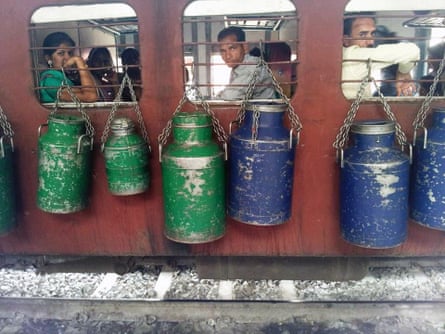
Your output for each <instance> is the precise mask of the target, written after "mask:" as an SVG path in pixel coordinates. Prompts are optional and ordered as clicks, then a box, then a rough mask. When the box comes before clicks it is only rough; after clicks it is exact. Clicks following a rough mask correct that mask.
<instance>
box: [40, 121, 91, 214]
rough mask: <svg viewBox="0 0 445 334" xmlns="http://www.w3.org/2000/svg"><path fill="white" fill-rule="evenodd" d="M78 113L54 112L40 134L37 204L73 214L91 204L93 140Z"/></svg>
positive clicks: (49, 210) (50, 209)
mask: <svg viewBox="0 0 445 334" xmlns="http://www.w3.org/2000/svg"><path fill="white" fill-rule="evenodd" d="M84 133H85V121H84V120H83V119H82V118H81V117H78V116H74V115H67V114H53V115H50V116H49V119H48V131H47V133H46V134H44V135H42V136H40V137H39V150H38V181H39V182H38V183H39V184H38V189H37V206H38V207H39V208H40V209H41V210H43V211H46V212H51V213H71V212H76V211H80V210H82V209H84V208H86V207H87V204H88V192H89V184H90V177H91V166H90V161H91V139H90V138H89V137H88V136H85V135H84Z"/></svg>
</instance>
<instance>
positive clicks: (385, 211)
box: [340, 121, 410, 248]
mask: <svg viewBox="0 0 445 334" xmlns="http://www.w3.org/2000/svg"><path fill="white" fill-rule="evenodd" d="M350 138H351V146H350V147H349V148H347V149H346V150H345V151H344V154H342V157H341V171H340V225H341V232H342V236H343V238H344V239H345V240H346V241H348V242H350V243H352V244H355V245H357V246H361V247H366V248H390V247H396V246H398V245H400V244H401V243H402V242H403V241H404V240H405V238H406V234H407V226H408V196H409V169H410V162H409V158H408V156H407V155H406V154H405V153H403V152H402V151H401V150H400V149H397V148H396V147H395V146H394V138H395V124H394V122H392V121H361V122H355V123H353V124H352V126H351V130H350Z"/></svg>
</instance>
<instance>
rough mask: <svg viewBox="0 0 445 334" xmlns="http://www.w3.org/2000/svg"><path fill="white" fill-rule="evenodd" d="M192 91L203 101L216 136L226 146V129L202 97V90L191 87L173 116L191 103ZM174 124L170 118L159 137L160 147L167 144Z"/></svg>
mask: <svg viewBox="0 0 445 334" xmlns="http://www.w3.org/2000/svg"><path fill="white" fill-rule="evenodd" d="M191 91H195V92H196V96H197V97H198V99H199V100H200V101H201V104H202V106H203V108H204V111H205V112H206V113H207V114H208V115H210V117H211V119H212V127H213V131H215V133H216V136H217V138H218V140H219V141H220V142H222V143H223V145H225V144H226V142H227V139H228V136H227V134H226V133H225V131H224V128H223V127H222V126H221V123H220V122H219V120H218V119H217V118H216V116H215V114H214V112H213V111H212V110H211V108H210V105H209V104H208V102H207V101H206V100H205V99H204V97H203V96H202V94H201V92H200V90H199V89H198V88H197V87H196V86H191V87H190V88H189V89H187V90H186V91H185V92H184V94H183V95H182V98H181V100H180V101H179V104H178V106H177V107H176V109H175V111H174V112H173V115H172V116H175V115H176V114H177V113H178V112H180V111H181V110H182V107H183V106H184V104H185V103H186V102H187V101H189V99H188V97H187V96H188V94H189V92H191ZM172 123H173V120H172V118H170V119H169V120H168V122H167V124H166V126H165V127H164V129H162V131H161V134H160V135H159V136H158V142H159V144H160V145H165V144H167V139H168V137H169V136H170V133H171V128H172Z"/></svg>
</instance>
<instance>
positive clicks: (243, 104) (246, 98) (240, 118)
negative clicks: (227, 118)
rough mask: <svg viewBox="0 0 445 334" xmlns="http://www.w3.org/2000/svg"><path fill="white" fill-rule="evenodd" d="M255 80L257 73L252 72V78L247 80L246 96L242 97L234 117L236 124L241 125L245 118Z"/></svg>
mask: <svg viewBox="0 0 445 334" xmlns="http://www.w3.org/2000/svg"><path fill="white" fill-rule="evenodd" d="M257 79H258V73H257V71H253V74H252V77H251V78H250V79H249V85H248V86H247V90H246V94H245V95H244V98H243V101H242V102H241V106H240V109H239V110H238V114H237V116H236V122H238V124H241V123H242V122H243V121H244V118H245V117H246V107H247V104H248V103H249V100H250V98H251V97H252V95H253V91H254V90H255V86H256V82H257Z"/></svg>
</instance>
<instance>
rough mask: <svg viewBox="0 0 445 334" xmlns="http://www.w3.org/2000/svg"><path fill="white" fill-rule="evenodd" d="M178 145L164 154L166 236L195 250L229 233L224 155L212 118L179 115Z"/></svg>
mask: <svg viewBox="0 0 445 334" xmlns="http://www.w3.org/2000/svg"><path fill="white" fill-rule="evenodd" d="M172 127H173V142H172V143H170V144H169V145H167V146H166V147H165V149H164V150H163V149H162V145H160V160H161V163H162V189H163V197H164V211H165V236H166V237H167V238H168V239H170V240H173V241H176V242H181V243H187V244H195V243H205V242H210V241H214V240H216V239H219V238H221V237H222V236H223V235H224V233H225V172H224V153H223V151H222V150H221V149H220V147H219V146H218V145H217V144H216V143H215V142H214V141H213V139H212V120H211V117H210V116H209V115H208V114H206V113H202V112H192V113H189V112H178V113H176V114H175V115H174V117H173V119H172Z"/></svg>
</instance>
